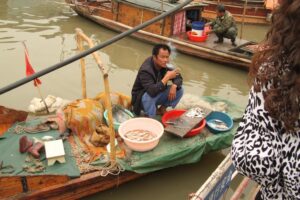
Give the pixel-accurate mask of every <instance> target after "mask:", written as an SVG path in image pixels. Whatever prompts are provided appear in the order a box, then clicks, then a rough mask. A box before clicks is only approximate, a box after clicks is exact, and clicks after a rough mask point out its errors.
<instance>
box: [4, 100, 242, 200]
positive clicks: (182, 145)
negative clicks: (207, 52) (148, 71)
mask: <svg viewBox="0 0 300 200" xmlns="http://www.w3.org/2000/svg"><path fill="white" fill-rule="evenodd" d="M209 99H210V98H208V99H207V100H209ZM211 100H212V101H213V102H214V101H215V100H216V101H218V100H217V99H214V100H213V99H211ZM224 101H225V100H224ZM229 106H230V110H231V111H230V112H232V113H231V114H232V116H234V115H236V116H239V115H240V113H241V112H242V111H241V109H240V108H238V107H236V106H234V105H233V104H229ZM2 108H3V107H0V110H1V109H2ZM5 109H6V110H9V109H7V108H5ZM0 113H1V112H0ZM10 113H12V115H14V116H17V115H20V114H21V115H22V116H24V117H25V113H24V112H23V111H21V112H20V111H13V112H10ZM21 115H20V116H21ZM2 116H4V115H2ZM2 116H0V119H1V117H2ZM5 117H6V118H7V115H6V116H5ZM24 117H22V118H18V119H17V118H16V117H11V119H14V120H11V121H10V122H8V121H7V123H5V124H0V130H1V132H0V149H1V151H2V150H3V146H2V145H5V142H6V141H7V140H9V137H10V136H12V135H11V134H9V135H4V136H7V138H4V139H3V138H1V135H2V134H3V132H4V131H6V130H7V129H8V128H9V127H10V126H11V125H12V124H13V123H14V122H15V121H16V120H24ZM234 129H235V128H234ZM234 129H232V130H231V131H229V132H226V133H223V134H219V135H213V134H212V133H210V132H209V131H208V130H203V131H202V133H201V134H199V135H197V136H194V137H192V138H189V139H188V140H182V139H181V138H180V141H181V142H179V143H178V140H176V139H175V138H174V137H172V135H168V134H165V135H164V139H163V141H160V145H161V146H160V148H158V149H154V150H153V151H150V152H147V154H144V153H140V154H135V153H132V154H134V157H133V158H131V161H130V163H131V162H132V163H135V164H133V165H130V166H129V168H130V169H128V170H126V171H122V172H121V173H120V174H118V175H107V176H103V173H102V171H101V170H99V169H98V170H96V171H90V172H86V173H80V175H79V176H78V177H70V176H68V175H66V174H63V173H60V174H61V175H57V174H56V175H55V173H51V174H44V173H43V174H37V175H34V174H28V173H25V174H22V175H21V174H20V173H19V171H14V172H13V173H12V174H9V173H2V172H4V171H3V170H4V168H5V167H8V166H9V165H14V164H16V163H19V165H21V167H22V165H23V164H24V160H21V159H17V160H16V158H17V157H18V155H17V154H19V156H20V153H19V152H18V150H17V149H18V144H16V145H10V146H13V148H12V149H11V150H10V153H8V155H9V157H10V158H9V159H6V160H5V158H7V154H5V153H2V156H3V155H4V157H2V159H0V193H1V196H0V199H31V200H32V199H80V198H82V197H85V196H88V195H91V194H95V193H97V192H101V191H104V190H107V189H110V188H113V187H117V186H118V185H120V184H123V183H126V182H128V181H132V180H134V179H137V178H139V177H142V176H144V175H145V174H148V173H151V172H154V171H157V170H159V169H163V168H167V167H170V166H172V167H173V166H176V165H179V164H183V162H182V160H183V158H184V160H185V161H186V163H194V162H196V161H199V159H200V158H201V155H202V154H204V153H207V152H209V151H214V150H215V151H216V150H220V149H223V148H227V147H228V146H230V145H231V140H232V138H233V134H234ZM46 134H48V133H46ZM13 135H14V136H12V137H13V138H12V139H13V140H14V141H17V142H18V137H20V136H19V135H16V134H13ZM36 137H37V136H36ZM72 138H74V135H73V136H69V139H68V141H69V142H70V143H72V140H73V139H72ZM15 139H16V140H15ZM10 141H11V140H10ZM73 141H74V140H73ZM196 141H197V142H196ZM187 144H193V145H187ZM174 145H178V148H175V149H174ZM64 146H65V148H66V144H64ZM71 146H72V145H71ZM192 146H193V147H192ZM4 147H5V146H4ZM170 147H171V148H172V150H170V149H169V148H170ZM72 148H73V146H72ZM191 148H194V149H195V151H194V150H193V151H191ZM187 149H188V152H190V154H187V152H186V151H187ZM157 151H159V152H161V153H160V154H158V152H157ZM175 151H176V152H175ZM174 153H175V154H176V156H170V155H174ZM164 154H165V155H164ZM11 155H14V156H13V158H11ZM153 155H156V157H159V160H161V161H160V162H159V161H158V160H155V159H152V161H150V160H149V156H150V157H152V158H153ZM157 155H160V156H157ZM23 156H24V155H23ZM142 156H145V157H142ZM166 158H167V159H166ZM134 159H137V160H138V162H136V160H134ZM3 160H4V163H2V161H3ZM25 162H26V161H25ZM67 162H68V161H67ZM121 162H122V163H124V162H126V161H125V160H124V161H121ZM151 162H152V164H153V163H154V164H153V166H152V165H151ZM143 163H145V165H143ZM57 166H58V167H60V166H63V165H60V164H58V165H57ZM3 167H4V168H3ZM14 167H15V169H17V166H16V165H14ZM75 167H76V166H75ZM76 168H77V167H76ZM125 169H127V168H126V164H125ZM49 170H50V168H49ZM49 170H48V169H47V171H49ZM67 170H71V168H70V167H67ZM145 170H148V171H145Z"/></svg>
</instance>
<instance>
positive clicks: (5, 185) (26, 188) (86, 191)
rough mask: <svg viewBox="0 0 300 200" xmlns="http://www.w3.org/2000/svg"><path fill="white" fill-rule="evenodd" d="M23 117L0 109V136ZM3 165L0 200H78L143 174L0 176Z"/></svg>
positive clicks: (0, 177) (15, 112)
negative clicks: (73, 176)
mask: <svg viewBox="0 0 300 200" xmlns="http://www.w3.org/2000/svg"><path fill="white" fill-rule="evenodd" d="M26 117H27V113H26V112H24V111H17V110H13V109H8V108H5V107H3V106H0V120H1V124H0V137H1V135H2V134H3V133H4V132H5V131H7V129H8V128H9V127H11V126H12V124H13V123H14V122H16V121H23V120H25V119H26ZM3 142H5V140H4V141H3ZM1 161H2V160H1V159H0V162H1ZM6 164H7V163H3V165H2V164H1V166H0V194H1V195H0V199H31V200H32V199H79V198H81V197H84V196H88V195H91V194H94V193H96V192H100V191H104V190H107V189H109V188H112V187H116V186H118V185H120V184H123V183H126V182H128V181H131V180H133V179H136V178H139V177H141V176H143V175H144V174H138V173H134V172H130V171H126V172H123V173H121V174H120V175H118V176H113V175H108V176H105V177H104V176H101V171H95V172H91V173H87V174H83V175H81V176H80V177H78V178H75V179H71V178H70V177H68V176H66V175H30V176H10V175H8V174H7V175H5V174H2V167H5V166H6Z"/></svg>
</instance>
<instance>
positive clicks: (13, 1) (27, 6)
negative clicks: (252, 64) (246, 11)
mask: <svg viewBox="0 0 300 200" xmlns="http://www.w3.org/2000/svg"><path fill="white" fill-rule="evenodd" d="M77 27H79V28H81V29H82V30H83V31H84V33H85V34H86V35H88V36H89V37H91V38H92V40H93V41H94V42H95V43H96V44H98V43H101V42H103V41H106V40H108V39H110V38H112V37H113V36H114V35H116V34H117V33H115V32H113V31H110V30H107V29H105V28H102V27H100V26H98V25H96V24H95V23H93V22H91V21H88V20H86V19H84V18H82V17H80V16H77V15H76V13H74V12H73V11H72V10H71V9H70V8H69V7H68V6H67V5H66V4H64V1H63V0H56V1H52V0H43V1H41V0H26V1H24V0H0V69H1V73H0V87H1V88H2V87H4V86H6V85H8V84H11V83H13V82H14V81H16V80H19V79H21V78H24V77H25V61H24V48H23V46H22V42H23V41H25V43H26V45H27V48H28V52H29V56H30V61H31V64H32V66H33V68H34V69H35V70H36V71H39V70H42V69H45V68H47V67H49V66H52V65H54V64H56V63H58V62H60V61H62V60H64V59H66V58H69V57H71V56H73V55H75V54H76V53H77V50H76V40H75V28H77ZM266 31H267V27H265V26H254V25H247V26H245V27H244V30H243V33H244V35H243V38H245V39H248V40H253V41H261V40H262V39H263V37H264V35H265V33H266ZM151 50H152V45H149V44H146V43H143V42H140V41H137V40H134V39H132V38H129V37H127V38H124V39H122V40H120V41H118V42H116V43H114V44H112V45H110V46H108V47H106V48H104V49H102V50H101V51H100V52H99V54H100V56H101V59H102V61H103V63H104V64H105V66H106V67H108V68H110V72H109V81H110V88H111V91H119V92H122V93H125V94H128V95H129V94H130V90H131V87H132V85H133V81H134V78H135V75H136V73H137V70H138V68H139V66H140V64H141V63H142V62H143V61H144V59H145V58H146V57H148V56H150V54H151ZM172 62H173V63H174V64H176V66H179V67H180V68H181V70H182V75H183V78H184V88H185V92H186V93H192V94H194V95H197V96H199V97H201V96H219V97H221V98H224V99H227V100H229V101H232V102H233V103H235V104H238V105H240V106H245V105H246V103H247V98H248V96H247V95H248V90H249V87H248V85H247V72H245V71H242V70H239V69H235V68H231V67H229V66H224V65H221V64H216V63H212V62H209V61H206V60H203V59H198V58H195V57H191V56H187V55H183V54H180V53H177V52H176V51H175V52H174V54H173V60H172ZM86 64H87V72H86V73H87V74H86V76H87V94H88V96H89V97H94V96H95V95H96V94H97V93H99V92H101V91H103V79H102V75H101V72H100V71H99V69H98V68H97V66H96V64H95V62H94V60H93V58H92V57H91V56H88V57H87V58H86ZM40 79H41V81H42V85H41V91H42V95H43V96H47V95H48V94H52V95H55V96H59V97H62V98H66V99H70V100H74V99H78V98H81V80H80V64H79V62H74V63H71V64H69V65H68V66H67V67H64V68H61V69H59V70H57V71H56V72H54V73H50V74H47V75H45V76H43V77H41V78H40ZM38 96H39V93H38V91H37V90H36V89H35V88H34V87H33V84H32V83H28V84H26V85H23V86H21V87H19V88H17V89H15V90H12V91H10V92H7V93H5V94H2V95H1V96H0V105H4V106H6V107H12V108H17V109H23V110H26V109H27V106H28V105H29V102H30V100H31V99H32V98H33V97H38ZM223 158H224V155H223V154H222V153H220V152H215V153H209V154H207V155H205V156H204V157H203V159H202V160H201V161H200V162H199V163H196V164H193V165H185V166H178V167H174V168H171V169H166V170H161V171H159V172H156V173H153V174H150V175H147V176H145V177H143V178H141V179H139V180H136V181H133V182H130V183H127V184H125V185H122V186H120V187H119V188H116V189H112V190H108V191H106V192H103V193H101V194H97V195H95V196H92V197H88V198H86V199H111V200H116V199H154V198H155V199H172V200H176V199H187V195H188V194H189V193H191V192H194V191H196V190H197V189H198V187H199V186H200V185H201V184H202V183H203V182H204V180H205V179H206V178H207V177H208V176H209V175H210V173H211V172H212V171H213V170H214V169H215V168H216V166H217V165H218V164H219V163H220V161H221V160H222V159H223Z"/></svg>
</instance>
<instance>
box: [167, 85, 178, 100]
mask: <svg viewBox="0 0 300 200" xmlns="http://www.w3.org/2000/svg"><path fill="white" fill-rule="evenodd" d="M176 89H177V85H175V84H172V85H171V87H170V92H169V95H168V100H169V101H173V100H174V99H175V98H176V91H177V90H176Z"/></svg>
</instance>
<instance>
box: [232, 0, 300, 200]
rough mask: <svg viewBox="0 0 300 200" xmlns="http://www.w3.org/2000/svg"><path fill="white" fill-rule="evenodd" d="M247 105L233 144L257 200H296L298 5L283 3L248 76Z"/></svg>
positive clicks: (293, 0) (299, 185) (295, 0)
mask: <svg viewBox="0 0 300 200" xmlns="http://www.w3.org/2000/svg"><path fill="white" fill-rule="evenodd" d="M249 75H250V76H249V77H250V81H251V84H252V88H251V90H250V95H249V103H248V105H247V108H246V111H245V113H244V116H243V120H242V121H241V123H240V125H239V128H238V130H237V133H236V135H235V137H234V140H233V143H232V151H231V154H232V160H233V164H234V166H235V167H236V169H237V170H238V171H239V172H241V173H242V174H244V175H246V176H248V177H250V178H251V179H253V180H254V181H256V182H257V183H258V184H259V185H260V186H261V189H260V192H259V193H258V195H257V196H256V199H300V118H299V117H300V115H299V114H300V112H299V111H300V106H299V101H300V0H282V1H281V4H280V6H279V7H278V9H277V10H276V11H274V13H273V18H272V25H271V29H270V31H269V32H268V34H267V37H266V39H265V41H264V43H263V48H261V50H260V51H259V52H258V53H257V54H256V55H255V56H254V58H253V61H252V66H251V69H250V73H249Z"/></svg>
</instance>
